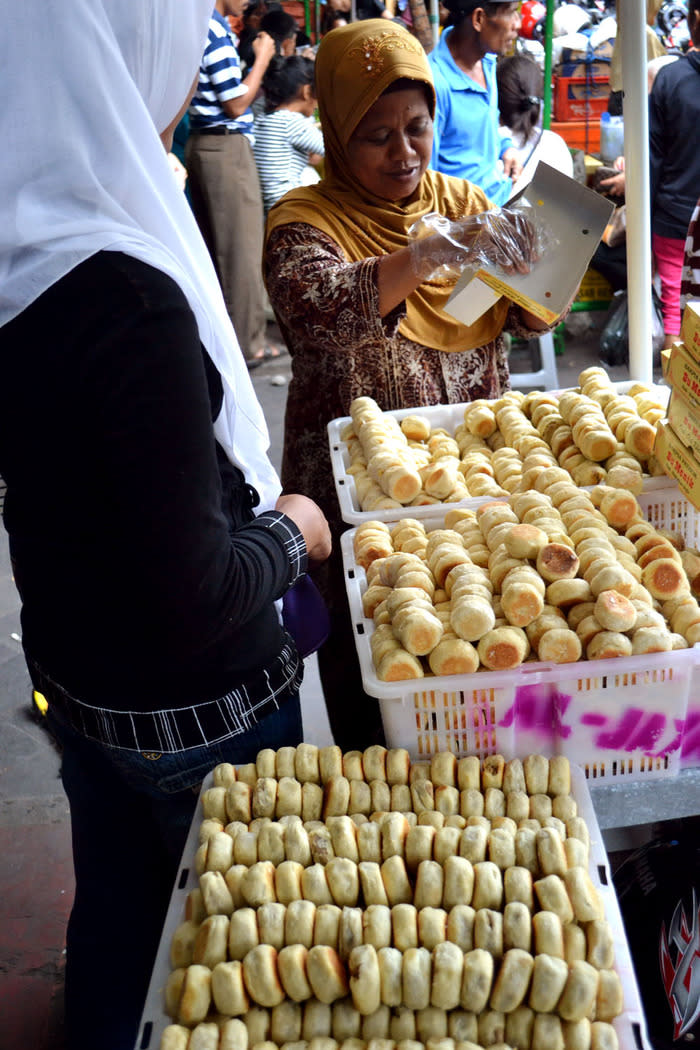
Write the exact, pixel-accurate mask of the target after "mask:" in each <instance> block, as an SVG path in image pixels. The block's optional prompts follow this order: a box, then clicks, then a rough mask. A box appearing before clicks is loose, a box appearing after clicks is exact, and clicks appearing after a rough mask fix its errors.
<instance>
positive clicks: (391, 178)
mask: <svg viewBox="0 0 700 1050" xmlns="http://www.w3.org/2000/svg"><path fill="white" fill-rule="evenodd" d="M316 94H317V97H318V101H319V109H320V115H321V127H322V131H323V135H324V140H325V171H326V175H325V178H324V179H323V180H322V181H321V182H320V183H318V184H317V185H315V186H313V187H309V188H306V189H299V190H293V191H291V192H290V193H288V194H287V195H286V196H285V197H283V198H282V200H281V201H280V202H279V203H278V204H277V205H276V206H275V207H274V208H272V209H271V211H270V213H269V216H268V223H267V233H266V246H265V252H264V273H265V280H266V284H267V289H268V294H269V297H270V302H271V304H272V307H273V309H274V312H275V315H276V317H277V321H278V323H279V326H280V328H281V330H282V333H283V335H284V338H285V341H286V343H287V346H288V348H289V352H290V354H291V357H292V380H291V383H290V387H289V392H288V398H287V412H286V420H285V441H284V454H283V464H282V483H283V486H292V487H293V489H294V490H295V491H297V492H303V493H305V494H306V495H307V496H310V497H312V498H313V499H315V500H316V501H317V502H318V503H319V504H320V506H321V507H322V508H323V510H324V512H325V514H326V517H327V518H328V520H329V522H331V525H332V526H335V533H336V536H337V535H338V534H339V533H340V531H342V528H343V526H342V522H341V521H340V513H339V508H338V504H337V500H336V497H335V489H334V484H333V478H332V471H331V465H330V455H329V450H328V439H327V432H326V425H327V423H328V422H329V421H330V420H331V419H334V418H336V417H338V416H344V415H347V414H348V410H349V405H350V402H351V401H352V399H353V398H355V397H358V396H360V395H363V394H367V395H370V396H372V397H374V398H375V399H376V400H377V402H378V403H379V405H380V407H381V408H382V409H384V410H386V409H395V408H408V407H414V406H418V405H431V404H439V403H455V402H462V401H470V400H473V399H475V398H477V397H486V398H496V397H499V396H500V395H501V394H502V393H503V391H505V390H507V389H508V387H509V380H508V364H507V358H506V353H505V348H504V342H503V338H502V335H501V333H502V331H503V329H504V327H507V328H508V329H509V330H510V331H511V332H513V333H514V334H516V335H518V336H528V335H533V334H534V332H535V330H538V329H541V327H542V326H541V322H540V321H539V320H538V319H537V318H534V317H531V316H529V315H524V314H523V312H522V311H521V310H520V308H519V307H516V306H513V305H512V304H509V303H508V301H507V300H505V299H501V300H499V301H498V302H497V303H496V304H495V306H493V307H492V308H491V310H489V311H488V312H487V313H486V314H484V315H483V316H482V317H481V318H480V319H479V320H478V322H477V323H476V324H475V325H472V326H469V327H467V326H465V325H463V324H460V323H459V322H457V321H456V320H454V319H453V318H451V317H450V316H449V315H448V314H447V313H446V312H445V310H444V306H445V303H446V301H447V298H448V297H449V295H450V293H451V291H452V289H453V287H454V283H455V278H454V277H453V278H452V279H446V278H434V277H432V276H431V274H432V272H433V271H435V268H436V261H438V262H447V263H450V262H453V261H454V257H455V256H457V255H459V254H460V251H459V249H456V248H454V247H453V246H452V245H449V244H448V243H447V242H445V241H444V240H442V238H439V237H437V236H435V237H432V238H426V240H425V241H424V242H423V241H421V242H413V243H411V244H409V229H410V227H411V226H412V225H413V224H414V223H416V222H417V221H418V220H420V219H421V218H423V217H424V216H426V215H428V214H430V213H439V214H440V215H443V216H446V217H447V218H448V219H450V220H452V221H453V222H458V221H460V220H464V219H467V220H468V217H469V216H474V215H481V216H482V218H481V219H480V220H479V222H478V223H477V225H478V226H479V229H480V231H481V232H480V233H479V248H480V250H481V251H483V252H485V254H486V255H489V256H490V257H492V258H499V259H501V260H503V261H505V262H506V264H507V265H511V266H518V265H519V264H521V263H522V262H523V261H525V262H526V263H527V261H528V245H527V238H526V237H523V236H522V229H521V228H518V227H517V224H516V223H515V220H511V219H510V218H509V217H508V215H507V213H506V214H505V215H504V214H503V213H501V223H502V224H504V225H505V229H506V234H507V236H506V238H505V241H506V242H507V243H506V246H505V258H504V255H503V249H504V245H503V243H502V242H501V241H500V240H499V225H498V223H495V222H489V220H490V219H493V216H488V218H484V216H483V213H485V212H487V211H488V210H489V209H490V208H491V205H490V203H489V201H488V200H487V198H486V197H485V196H484V194H483V193H482V191H481V190H480V189H478V188H477V187H476V186H473V185H471V184H470V183H468V182H465V181H463V180H461V179H455V178H452V177H450V176H445V175H442V174H439V173H437V172H434V171H429V170H427V169H428V163H429V161H430V155H431V148H432V118H433V115H434V111H435V93H434V89H433V83H432V75H431V72H430V67H429V65H428V61H427V58H426V55H425V52H424V50H423V48H422V46H421V45H420V44H419V43H418V41H417V40H416V39H415V38H414V37H412V36H411V35H410V33H409V32H408V31H407V30H405V29H403V28H402V27H400V26H398V25H396V24H394V23H388V22H387V21H386V20H384V19H373V20H369V21H364V22H356V23H352V24H350V25H348V26H344V27H341V28H338V29H334V30H332V31H331V32H330V33H329V34H327V36H325V37H324V38H323V40H322V42H321V45H320V48H319V51H318V55H317V57H316ZM469 221H471V222H472V224H473V223H474V220H468V221H467V223H465V224H464V231H465V235H466V234H468V233H469ZM484 227H485V228H484ZM519 231H520V232H519ZM445 248H446V253H445V251H444V249H445ZM461 254H462V255H463V254H464V252H463V251H462V253H461ZM336 546H337V545H336ZM330 562H331V563H332V564H330V563H327V565H330V567H329V568H328V569H326V567H325V566H324V569H323V570H322V571H324V572H325V573H326V578H322V579H321V580H319V585H320V586H321V589H322V591H323V593H324V596H325V597H326V601H327V603H328V605H329V607H330V612H331V620H332V625H333V626H332V631H331V638H330V639H329V641H328V643H326V645H325V646H324V647H323V648H322V649H321V651H320V653H319V664H320V669H321V677H322V681H323V686H324V693H325V695H326V701H327V705H328V707H329V715H330V718H331V726H332V729H333V731H334V735H335V739H336V743H338V744H339V745H340V746H341V747H342V748H344V749H353V748H357V747H363V746H366V745H367V743H368V742H369V740H368V721H369V719H370V717H371V716H372V715H373V720H374V721H375V723H376V722H377V715H376V706H377V705H376V701H372V702H369V701H368V702H367V707H366V709H365V711H364V712H362V711H359V710H358V707H359V705H360V703H361V699H362V697H363V695H364V694H363V693H362V691H361V685H360V679H359V674H358V675H357V676H356V678H355V680H354V682H353V681H352V680H351V679H352V675H351V674H350V671H351V666H350V665H351V664H352V667H354V665H355V659H354V652H353V649H352V640H351V633H350V630H349V623H348V613H347V599H346V595H345V587H344V582H343V578H342V566H341V565H340V559H339V555H338V553H337V551H336V556H335V559H334V558H333V557H331V560H330ZM348 647H350V648H348Z"/></svg>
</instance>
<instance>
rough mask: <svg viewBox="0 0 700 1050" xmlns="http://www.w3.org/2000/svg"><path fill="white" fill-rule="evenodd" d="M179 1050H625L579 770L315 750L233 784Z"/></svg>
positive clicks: (222, 799)
mask: <svg viewBox="0 0 700 1050" xmlns="http://www.w3.org/2000/svg"><path fill="white" fill-rule="evenodd" d="M202 809H203V813H202V821H201V825H200V827H199V843H200V845H199V848H198V850H197V854H196V857H195V866H196V870H197V872H198V878H199V886H198V888H197V889H195V890H192V891H190V893H189V894H188V896H187V902H186V909H185V918H184V921H183V922H182V923H181V924H180V925H179V926H178V927H177V929H176V930H175V932H174V934H173V936H172V940H171V944H170V961H171V967H172V969H171V972H170V975H169V977H168V980H167V983H166V987H165V1004H166V1012H167V1014H168V1016H169V1017H171V1018H172V1020H173V1023H172V1024H169V1025H168V1026H167V1028H166V1029H165V1030H164V1033H163V1036H162V1040H161V1044H160V1050H256V1048H257V1050H275V1048H277V1047H283V1048H284V1050H365V1048H367V1050H421V1048H422V1047H427V1048H428V1050H476V1048H479V1047H495V1048H497V1050H507V1048H511V1050H579V1048H580V1050H612V1048H616V1047H618V1038H617V1034H616V1030H615V1027H614V1026H613V1023H612V1022H613V1021H614V1019H615V1018H616V1017H618V1016H619V1015H620V1014H621V1013H622V1011H623V1009H624V1002H623V988H622V985H621V981H620V978H619V976H618V973H617V971H616V969H615V944H614V936H613V932H612V930H611V927H610V925H609V923H608V921H607V918H606V915H605V911H604V907H603V903H602V902H601V898H600V895H599V893H598V891H597V889H596V887H595V885H594V884H593V881H592V879H591V877H590V875H589V850H590V834H589V828H588V826H587V824H586V822H585V820H584V819H583V818H582V817H581V816H580V814H579V812H578V806H577V803H576V799H575V798H574V796H573V795H572V792H571V771H570V768H569V764H568V760H567V759H566V758H563V757H555V758H551V759H547V758H545V757H543V756H541V755H530V756H528V757H527V758H525V759H523V760H522V761H521V760H519V759H514V760H512V761H508V762H506V761H504V759H503V758H502V757H501V756H500V755H494V756H490V757H488V758H485V759H483V760H480V759H479V758H478V757H475V756H470V757H466V758H462V759H459V760H458V759H456V758H455V756H454V755H452V754H451V753H449V752H441V753H438V754H436V755H434V756H433V757H432V758H431V759H430V761H425V762H413V763H412V762H411V761H410V759H409V755H408V752H406V751H405V750H403V749H390V750H387V749H385V748H383V747H379V746H372V747H369V748H367V749H366V750H365V751H364V752H360V751H354V752H348V753H346V754H342V753H341V751H340V749H339V748H337V747H326V748H321V749H318V748H316V747H314V746H312V745H308V744H301V745H299V746H298V747H296V748H293V747H285V748H280V749H279V750H278V751H273V750H264V751H261V752H260V754H259V755H258V758H257V761H256V762H255V763H254V764H251V765H249V766H244V767H241V768H239V769H238V770H236V769H234V768H233V767H232V766H229V765H220V766H217V767H216V769H215V770H214V772H213V777H212V786H211V787H208V788H207V789H206V790H205V791H203V793H202Z"/></svg>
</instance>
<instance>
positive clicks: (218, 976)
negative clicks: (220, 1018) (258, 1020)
mask: <svg viewBox="0 0 700 1050" xmlns="http://www.w3.org/2000/svg"><path fill="white" fill-rule="evenodd" d="M211 994H212V998H213V1000H214V1005H215V1006H216V1009H217V1010H218V1011H219V1013H222V1014H226V1015H227V1016H229V1017H240V1016H241V1015H242V1014H244V1013H245V1012H246V1010H247V1009H248V1007H249V1005H250V1000H249V998H248V993H247V992H246V989H245V983H244V981H243V966H242V963H241V962H240V961H238V960H235V961H234V960H232V961H229V962H226V961H221V962H219V963H217V964H216V966H215V967H214V968H213V970H212V974H211ZM217 1037H218V1030H217Z"/></svg>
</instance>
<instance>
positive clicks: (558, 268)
mask: <svg viewBox="0 0 700 1050" xmlns="http://www.w3.org/2000/svg"><path fill="white" fill-rule="evenodd" d="M515 203H518V206H519V207H522V206H525V207H526V214H527V207H528V206H529V207H530V208H532V209H533V216H536V218H537V221H538V223H541V224H542V225H543V228H544V230H545V231H546V232H545V236H546V238H547V239H548V245H547V247H546V248H545V250H544V252H543V254H542V257H541V258H540V259H539V260H538V261H537V262H536V263H535V264H534V265H533V266H532V268H531V270H530V272H529V273H526V274H520V273H514V274H503V273H502V272H501V271H500V270H499V269H498V268H497V267H496V266H484V267H481V268H479V269H476V270H475V269H471V270H468V271H467V270H465V272H464V273H463V274H462V276H461V278H460V279H459V281H458V282H457V284H456V285H455V289H454V291H453V292H452V295H451V296H450V298H449V300H448V302H447V306H446V310H447V312H448V313H450V314H451V315H452V316H453V317H455V318H456V319H457V320H458V321H461V322H462V323H463V324H467V325H469V324H474V322H475V321H476V320H477V319H478V318H479V317H480V316H481V315H482V313H483V312H484V311H485V310H486V309H488V308H489V307H490V306H492V305H493V303H494V302H496V300H497V299H498V298H499V297H500V296H502V295H504V296H506V298H508V299H510V300H512V302H515V303H518V304H519V305H520V306H522V307H523V308H524V309H526V310H528V311H530V313H533V314H535V316H537V317H539V318H541V319H542V320H543V321H545V322H546V323H547V324H551V323H552V322H553V321H555V320H556V319H557V317H559V316H560V314H562V313H563V311H564V310H566V308H567V307H568V306H569V304H570V302H571V300H572V299H573V297H574V296H575V295H576V292H577V290H578V287H579V285H580V284H581V280H582V279H583V276H584V274H585V272H586V270H587V269H588V264H589V262H590V260H591V257H592V255H593V253H594V251H595V250H596V247H597V246H598V243H599V241H600V238H601V237H602V235H603V231H604V230H605V227H606V226H607V224H608V222H609V221H610V217H611V215H612V212H613V210H614V205H613V204H611V202H610V201H609V200H607V199H606V198H605V197H603V196H601V194H599V193H596V192H595V191H594V190H590V189H588V188H587V187H586V186H584V185H583V184H582V183H580V182H577V181H576V180H575V179H570V178H569V177H568V176H567V175H562V174H561V172H559V171H556V169H555V168H551V167H550V166H549V165H548V164H543V163H542V162H540V163H539V164H538V165H537V168H536V170H535V174H534V177H533V179H532V182H531V183H530V184H529V186H527V187H526V188H525V190H524V191H523V192H522V194H520V195H518V198H517V201H516V200H513V201H509V204H508V205H506V207H508V206H509V205H510V204H515ZM484 288H487V289H488V290H489V293H488V294H486V292H485V291H484Z"/></svg>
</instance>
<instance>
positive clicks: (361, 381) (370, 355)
mask: <svg viewBox="0 0 700 1050" xmlns="http://www.w3.org/2000/svg"><path fill="white" fill-rule="evenodd" d="M377 263H378V260H377V259H376V258H375V259H366V260H364V261H362V262H357V263H348V262H347V260H346V259H345V256H344V255H343V253H342V251H341V250H340V248H339V247H338V246H337V245H336V244H335V242H334V241H333V240H331V238H330V237H328V236H326V234H324V233H322V232H321V231H319V230H317V229H315V228H314V227H312V226H309V225H306V224H304V223H295V224H292V225H288V226H282V227H279V228H278V229H277V230H275V231H274V232H273V233H272V235H271V236H270V238H269V240H268V244H267V248H266V252H265V273H266V280H267V287H268V294H269V297H270V302H271V304H272V307H273V309H274V311H275V314H276V316H277V320H278V323H279V325H280V328H281V330H282V334H283V336H284V339H285V342H286V343H287V347H288V348H289V353H290V355H291V358H292V380H291V383H290V385H289V392H288V395H287V414H286V419H285V437H284V454H283V462H282V484H283V486H284V487H285V489H286V490H287V491H291V492H302V493H304V495H306V496H310V497H311V498H312V499H314V500H315V501H316V502H317V503H318V504H319V505H320V506H321V507H322V508H323V511H324V513H325V514H326V516H327V517H328V519H329V520H330V521H331V522H332V523H334V524H335V523H337V522H339V518H340V511H339V507H338V502H337V499H336V496H335V486H334V484H333V475H332V469H331V460H330V452H329V447H328V435H327V430H326V427H327V424H328V423H329V422H330V420H332V419H336V418H338V417H339V416H346V415H348V414H349V409H350V402H351V401H352V400H353V398H355V397H360V396H362V395H368V396H370V397H373V398H374V399H375V400H376V401H377V403H378V404H379V406H380V408H382V409H383V410H385V411H386V410H388V409H396V408H415V407H418V406H420V405H437V404H455V403H459V402H466V401H473V400H474V399H476V398H480V397H485V398H497V397H500V396H501V394H502V393H503V392H504V391H505V390H508V389H509V388H510V382H509V374H508V361H507V355H506V350H505V341H504V339H503V337H502V336H499V337H498V338H496V339H494V340H493V341H492V342H490V343H487V344H486V346H482V347H479V348H477V349H475V350H466V351H463V352H459V353H455V352H451V353H448V352H446V351H441V350H433V349H430V348H428V347H424V346H420V345H419V344H418V343H415V342H413V341H411V340H410V339H407V338H406V337H405V336H403V335H402V334H401V333H400V331H399V325H400V322H401V320H402V319H403V317H404V314H405V308H404V306H403V305H400V306H398V307H397V308H396V309H395V310H392V312H391V313H390V314H388V315H387V316H386V317H384V318H382V317H380V315H379V298H378V291H377ZM506 328H507V329H508V331H510V332H511V333H512V334H513V335H515V336H516V337H518V338H529V337H531V336H533V335H534V334H535V333H533V332H531V331H530V330H529V329H526V328H525V327H524V326H523V325H522V323H521V321H520V310H519V309H518V308H517V307H513V308H511V310H510V311H509V314H508V317H507V320H506Z"/></svg>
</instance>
